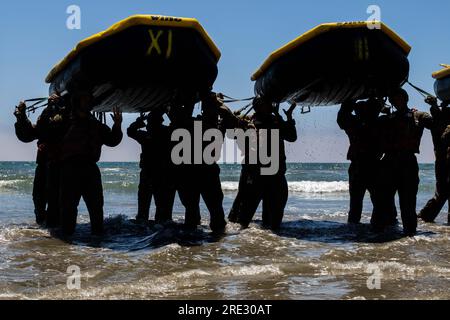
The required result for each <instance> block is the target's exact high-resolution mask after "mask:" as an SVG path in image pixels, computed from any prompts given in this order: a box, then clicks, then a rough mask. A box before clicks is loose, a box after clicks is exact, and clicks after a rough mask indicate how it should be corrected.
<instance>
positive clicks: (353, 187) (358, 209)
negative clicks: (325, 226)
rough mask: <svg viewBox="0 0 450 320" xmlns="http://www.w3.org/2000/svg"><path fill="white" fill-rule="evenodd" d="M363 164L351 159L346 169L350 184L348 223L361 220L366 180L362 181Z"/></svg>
mask: <svg viewBox="0 0 450 320" xmlns="http://www.w3.org/2000/svg"><path fill="white" fill-rule="evenodd" d="M363 170H364V168H363V164H362V163H359V162H355V161H353V162H352V163H351V164H350V168H349V170H348V175H349V186H350V211H349V213H348V222H349V223H359V222H360V221H361V215H362V209H363V202H364V195H365V193H366V183H365V182H366V181H364V180H365V179H364V178H365V177H364V172H363Z"/></svg>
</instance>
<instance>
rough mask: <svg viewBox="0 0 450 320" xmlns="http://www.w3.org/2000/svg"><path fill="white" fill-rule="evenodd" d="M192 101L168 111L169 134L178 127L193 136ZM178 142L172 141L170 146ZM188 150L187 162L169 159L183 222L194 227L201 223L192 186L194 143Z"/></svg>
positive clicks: (193, 177)
mask: <svg viewBox="0 0 450 320" xmlns="http://www.w3.org/2000/svg"><path fill="white" fill-rule="evenodd" d="M194 107H195V104H194V103H184V105H176V104H174V107H171V108H170V110H169V113H168V116H169V119H170V126H169V128H170V133H171V136H172V134H173V132H174V131H176V130H178V129H184V130H187V131H188V132H189V134H190V137H193V136H194V118H193V117H192V113H193V111H194ZM176 144H178V142H174V141H172V144H171V150H172V147H174V146H175V145H176ZM191 147H192V148H191V150H190V159H189V163H182V164H174V163H173V161H170V165H171V172H173V175H172V177H173V183H174V185H175V189H176V191H177V192H178V196H179V198H180V201H181V203H182V204H183V206H184V208H185V221H184V224H185V226H186V227H187V228H188V229H195V228H197V226H198V225H200V224H201V215H200V206H199V203H198V201H197V192H196V190H195V189H194V188H193V181H195V179H197V177H196V172H195V168H194V164H193V152H194V144H193V143H192V145H191Z"/></svg>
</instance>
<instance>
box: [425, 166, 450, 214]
mask: <svg viewBox="0 0 450 320" xmlns="http://www.w3.org/2000/svg"><path fill="white" fill-rule="evenodd" d="M435 173H436V192H435V194H434V197H433V199H431V200H430V201H428V203H427V204H426V205H425V207H424V208H423V209H422V210H421V212H420V218H421V219H422V220H423V221H425V222H433V221H434V220H435V219H436V217H437V216H438V215H439V213H440V212H441V210H442V208H443V207H444V205H445V203H446V202H447V201H448V198H449V188H450V185H449V183H448V168H447V164H446V161H445V159H436V162H435Z"/></svg>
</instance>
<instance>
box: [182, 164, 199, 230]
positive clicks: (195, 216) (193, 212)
mask: <svg viewBox="0 0 450 320" xmlns="http://www.w3.org/2000/svg"><path fill="white" fill-rule="evenodd" d="M179 173H180V174H179V177H178V178H179V179H180V180H179V183H178V188H177V189H178V195H179V197H180V201H181V203H182V204H183V206H184V208H185V209H186V212H185V219H184V224H185V225H186V226H187V227H189V228H196V227H197V226H198V225H200V223H201V216H200V190H199V189H198V186H197V183H196V182H197V180H198V178H197V177H195V175H194V174H193V168H192V167H191V166H187V167H183V168H181V170H180V171H179Z"/></svg>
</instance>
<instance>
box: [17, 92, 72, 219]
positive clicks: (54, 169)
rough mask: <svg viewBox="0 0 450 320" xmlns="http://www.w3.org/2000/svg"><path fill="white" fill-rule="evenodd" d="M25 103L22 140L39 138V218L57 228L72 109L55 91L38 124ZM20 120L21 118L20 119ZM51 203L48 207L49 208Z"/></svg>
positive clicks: (19, 127) (36, 190) (20, 129)
mask: <svg viewBox="0 0 450 320" xmlns="http://www.w3.org/2000/svg"><path fill="white" fill-rule="evenodd" d="M23 108H24V104H22V103H21V105H20V106H19V108H18V115H19V116H18V122H17V123H16V134H17V135H18V137H20V138H21V139H22V140H25V141H33V140H35V139H38V157H37V158H38V159H37V163H38V166H37V169H36V172H37V174H36V175H35V182H34V187H33V198H34V199H36V200H35V203H36V205H35V207H36V208H37V209H36V220H37V222H38V223H43V222H44V220H45V223H46V226H47V227H50V228H55V227H58V226H59V225H60V210H59V180H60V161H61V158H60V157H61V144H62V138H63V137H64V134H65V132H66V130H67V126H68V111H67V107H66V106H65V105H64V101H63V99H62V98H61V97H60V96H59V95H57V94H53V95H52V96H51V97H50V98H49V99H48V107H46V108H45V109H44V111H43V112H42V114H41V115H40V116H39V118H38V120H37V122H36V125H34V126H33V125H32V124H31V122H30V121H29V120H28V119H27V118H26V116H25V115H24V111H19V109H20V110H23ZM19 119H20V120H19ZM45 202H47V210H45Z"/></svg>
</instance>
